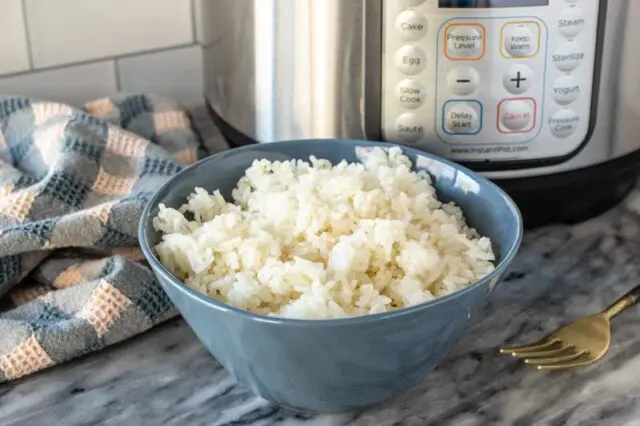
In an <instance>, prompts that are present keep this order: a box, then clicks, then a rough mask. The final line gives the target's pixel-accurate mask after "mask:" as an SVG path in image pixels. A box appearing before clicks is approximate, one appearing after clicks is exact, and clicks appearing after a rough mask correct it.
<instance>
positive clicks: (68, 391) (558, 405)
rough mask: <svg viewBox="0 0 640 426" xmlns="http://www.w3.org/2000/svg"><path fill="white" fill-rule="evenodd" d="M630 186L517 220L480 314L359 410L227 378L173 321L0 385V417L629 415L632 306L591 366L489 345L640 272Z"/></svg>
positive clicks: (634, 400)
mask: <svg viewBox="0 0 640 426" xmlns="http://www.w3.org/2000/svg"><path fill="white" fill-rule="evenodd" d="M639 256H640V193H637V194H634V195H632V196H631V197H630V198H629V199H628V200H627V202H626V203H625V204H623V205H621V206H620V207H618V208H616V209H614V210H612V211H610V212H608V213H606V214H605V215H604V216H601V217H599V218H596V219H593V220H591V221H588V222H586V223H583V224H580V225H575V226H570V227H569V226H566V227H548V228H543V229H539V230H535V231H531V232H528V233H527V234H526V236H525V241H524V245H523V247H522V251H521V252H520V254H519V255H518V257H517V260H516V261H515V264H514V265H513V269H512V272H511V273H510V275H509V276H508V277H507V279H506V281H505V282H503V283H502V285H501V286H500V287H499V289H498V290H497V292H496V293H495V296H494V297H493V298H492V300H491V302H490V304H489V306H488V307H487V309H486V311H485V315H484V317H483V320H482V321H481V322H479V323H477V324H475V326H474V327H472V329H470V330H469V332H468V333H467V335H466V337H465V338H464V339H463V341H462V342H461V343H460V345H459V346H458V347H457V349H456V350H455V351H454V352H453V353H452V354H451V355H450V356H449V357H448V358H446V360H445V361H444V362H443V363H442V364H441V366H440V367H439V369H438V370H436V371H435V372H434V373H432V374H431V375H430V376H428V377H427V378H426V379H425V380H424V381H423V382H422V383H420V384H419V385H418V386H417V387H415V388H413V389H411V390H410V391H409V392H408V393H406V394H404V395H401V396H400V397H399V398H398V399H397V400H395V401H392V402H389V403H387V404H385V405H382V406H380V407H378V408H376V409H373V410H370V411H367V412H364V413H360V414H345V415H327V416H306V415H296V414H292V413H290V412H287V411H285V410H283V409H279V408H277V407H274V406H271V405H269V404H268V403H266V402H264V401H262V400H260V399H257V398H255V397H252V396H251V395H250V394H249V393H248V392H247V391H245V390H244V389H242V388H241V387H239V386H237V385H235V384H234V381H233V379H231V377H230V376H229V375H228V374H227V373H226V372H225V371H224V370H223V369H222V368H221V367H220V365H218V364H217V363H216V362H215V361H214V360H213V359H212V358H211V357H210V355H209V354H208V353H207V352H206V351H205V349H204V348H203V346H202V345H201V344H200V343H199V342H198V341H197V340H196V338H195V336H194V334H193V333H192V332H191V330H190V329H189V328H188V327H187V326H186V325H185V324H184V322H183V321H181V320H174V321H171V322H169V323H167V324H165V325H163V326H161V327H158V328H157V329H155V330H153V331H151V332H149V333H147V334H145V335H142V336H139V337H137V338H134V339H132V340H130V341H128V342H124V343H122V344H120V345H118V346H116V347H113V348H110V349H107V350H104V351H102V352H100V353H96V354H93V355H89V356H87V357H85V358H83V359H80V360H77V361H74V362H70V363H68V364H65V365H61V366H59V367H55V368H53V369H51V370H48V371H44V372H42V373H39V374H36V375H34V376H31V377H28V378H26V379H24V380H20V381H18V382H15V383H11V384H5V385H0V424H2V425H32V424H56V425H85V424H86V425H89V424H105V425H112V424H113V425H139V424H140V425H141V424H163V425H217V426H222V425H257V426H267V425H269V426H271V425H286V426H294V425H313V426H342V425H351V426H356V425H357V426H360V425H362V426H369V425H388V426H391V425H406V426H411V425H456V426H475V425H488V424H491V425H503V424H504V425H533V424H535V425H581V426H587V425H601V424H606V425H616V426H624V425H638V424H640V404H639V402H640V381H639V380H638V377H639V375H640V308H632V309H630V310H629V311H627V312H625V313H623V314H622V315H621V316H620V317H618V318H616V319H615V320H614V322H613V329H614V335H613V343H612V348H611V351H610V353H609V354H608V355H607V357H606V358H605V359H604V360H603V361H601V362H600V363H599V364H597V365H595V366H591V367H588V368H586V369H583V370H576V371H569V372H539V371H537V370H534V369H532V368H529V367H525V366H523V365H520V364H518V363H517V362H516V361H515V360H513V359H511V358H510V357H506V356H501V355H499V354H497V353H496V348H497V347H498V346H500V345H501V344H503V343H505V342H508V343H519V342H522V341H529V340H532V339H537V338H539V337H541V336H542V335H543V334H544V333H546V332H548V331H550V330H553V329H554V328H555V327H556V326H558V325H560V324H561V323H563V322H566V321H568V320H571V319H573V318H576V317H578V316H581V315H584V314H587V313H591V312H593V311H597V310H599V309H601V308H603V307H605V306H606V305H607V304H609V303H610V302H612V301H613V300H614V299H616V298H617V297H618V296H620V295H622V294H623V293H624V292H626V291H627V290H629V289H630V288H632V287H633V286H635V285H636V284H638V280H639V279H640V262H638V261H637V259H638V257H639Z"/></svg>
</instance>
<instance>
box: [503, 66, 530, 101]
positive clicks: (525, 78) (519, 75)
mask: <svg viewBox="0 0 640 426" xmlns="http://www.w3.org/2000/svg"><path fill="white" fill-rule="evenodd" d="M502 82H503V84H504V87H505V89H507V90H508V91H509V92H511V93H513V94H514V95H519V94H522V93H524V92H526V91H527V90H529V89H530V88H531V85H532V84H533V71H531V68H529V67H528V66H526V65H523V64H515V65H511V66H510V67H509V68H508V69H507V73H506V74H505V75H504V77H502Z"/></svg>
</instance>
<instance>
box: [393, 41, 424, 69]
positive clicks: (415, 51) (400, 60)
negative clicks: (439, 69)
mask: <svg viewBox="0 0 640 426" xmlns="http://www.w3.org/2000/svg"><path fill="white" fill-rule="evenodd" d="M396 65H397V66H398V69H399V70H400V72H402V73H404V74H406V75H416V74H419V73H420V72H422V70H424V68H425V66H426V65H427V57H426V54H425V53H424V50H422V49H420V48H419V47H416V46H403V47H401V48H400V50H398V52H397V53H396Z"/></svg>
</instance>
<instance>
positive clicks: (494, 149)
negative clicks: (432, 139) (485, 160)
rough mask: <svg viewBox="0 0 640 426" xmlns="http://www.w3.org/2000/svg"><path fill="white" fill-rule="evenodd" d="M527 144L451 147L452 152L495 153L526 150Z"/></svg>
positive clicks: (527, 148)
mask: <svg viewBox="0 0 640 426" xmlns="http://www.w3.org/2000/svg"><path fill="white" fill-rule="evenodd" d="M528 150H529V147H528V146H527V145H516V146H508V145H507V146H470V147H465V148H451V153H452V154H495V153H506V154H510V153H514V152H523V151H528Z"/></svg>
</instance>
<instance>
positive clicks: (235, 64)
mask: <svg viewBox="0 0 640 426" xmlns="http://www.w3.org/2000/svg"><path fill="white" fill-rule="evenodd" d="M201 6H202V13H201V18H202V20H203V22H202V28H203V30H202V34H201V39H202V40H203V45H204V69H205V92H206V93H205V94H206V99H207V103H208V106H209V108H210V111H211V113H212V115H213V117H214V119H215V120H216V122H217V123H218V125H219V126H220V128H221V130H222V132H223V133H224V135H225V136H226V137H227V139H228V140H229V141H230V142H231V143H232V144H234V145H240V144H246V143H256V142H257V143H270V142H277V141H282V140H288V139H312V138H342V139H345V138H348V139H372V140H386V141H393V142H399V143H403V144H407V145H411V146H414V147H417V148H419V149H422V150H425V151H428V152H431V153H435V154H438V155H440V156H443V157H446V158H449V159H451V160H454V161H456V162H458V163H461V164H463V165H466V166H468V167H470V168H471V169H473V170H475V171H477V172H479V173H481V174H483V175H484V176H486V177H488V178H490V179H492V180H494V181H495V182H496V183H498V184H499V185H500V186H502V187H503V188H504V189H505V190H506V191H507V192H508V193H510V194H511V196H512V197H513V198H514V199H515V201H516V203H517V204H518V205H519V207H520V208H521V210H522V212H523V216H524V218H525V223H526V225H527V226H535V225H540V224H544V223H549V222H558V221H559V222H576V221H580V220H584V219H586V218H588V217H591V216H593V215H595V214H598V213H600V212H602V211H604V210H606V209H607V208H609V207H611V206H612V205H614V204H615V203H617V202H619V201H620V200H621V199H622V198H623V197H624V196H625V195H626V194H627V192H628V191H629V190H630V189H631V188H632V187H633V186H634V183H635V181H636V177H637V175H638V172H639V171H640V96H639V95H640V76H638V75H637V74H638V72H639V71H640V54H638V52H637V46H638V45H640V25H638V24H637V22H636V20H637V19H638V18H640V1H635V0H216V1H203V2H202V4H201Z"/></svg>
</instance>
